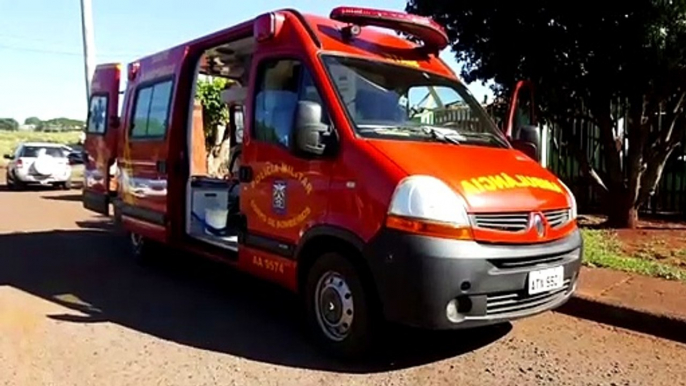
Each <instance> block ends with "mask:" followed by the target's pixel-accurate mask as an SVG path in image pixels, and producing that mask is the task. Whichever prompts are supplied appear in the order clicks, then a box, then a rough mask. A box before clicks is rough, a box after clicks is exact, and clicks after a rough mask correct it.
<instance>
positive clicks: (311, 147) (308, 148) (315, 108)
mask: <svg viewBox="0 0 686 386" xmlns="http://www.w3.org/2000/svg"><path fill="white" fill-rule="evenodd" d="M328 131H329V127H328V126H327V125H325V124H323V123H322V106H321V105H320V104H319V103H317V102H311V101H300V102H298V111H297V113H296V118H295V133H294V137H295V147H296V148H297V149H298V150H300V151H302V152H305V153H310V154H315V155H322V154H324V150H325V149H326V144H325V143H324V137H323V136H324V135H325V134H326V133H327V132H328Z"/></svg>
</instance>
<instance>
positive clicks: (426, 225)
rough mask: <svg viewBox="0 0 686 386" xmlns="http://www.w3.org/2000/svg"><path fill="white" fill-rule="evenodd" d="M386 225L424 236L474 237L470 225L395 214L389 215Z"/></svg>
mask: <svg viewBox="0 0 686 386" xmlns="http://www.w3.org/2000/svg"><path fill="white" fill-rule="evenodd" d="M386 227H388V228H391V229H396V230H399V231H403V232H409V233H413V234H418V235H423V236H432V237H443V238H450V239H457V240H471V239H473V236H472V230H471V229H470V228H468V227H456V226H453V225H450V224H446V223H436V222H430V221H426V220H418V219H414V218H407V217H401V216H394V215H388V217H387V218H386Z"/></svg>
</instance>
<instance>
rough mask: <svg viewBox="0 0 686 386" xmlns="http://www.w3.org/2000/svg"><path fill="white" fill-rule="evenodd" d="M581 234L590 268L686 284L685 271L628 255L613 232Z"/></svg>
mask: <svg viewBox="0 0 686 386" xmlns="http://www.w3.org/2000/svg"><path fill="white" fill-rule="evenodd" d="M581 232H582V235H583V238H584V265H586V266H588V267H598V268H610V269H615V270H618V271H624V272H630V273H637V274H641V275H645V276H652V277H658V278H662V279H668V280H678V281H682V282H685V283H686V270H684V269H681V268H678V267H675V266H672V265H669V264H664V263H661V262H659V261H655V260H651V259H650V257H649V256H647V255H643V254H638V255H637V256H629V255H627V254H626V253H625V252H624V251H622V248H621V244H620V242H619V240H618V239H617V237H616V235H615V234H614V233H613V232H612V231H609V230H598V229H582V230H581Z"/></svg>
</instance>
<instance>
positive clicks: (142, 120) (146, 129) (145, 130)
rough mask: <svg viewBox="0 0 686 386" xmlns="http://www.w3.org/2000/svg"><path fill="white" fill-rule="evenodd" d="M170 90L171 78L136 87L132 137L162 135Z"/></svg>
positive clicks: (165, 124) (166, 119)
mask: <svg viewBox="0 0 686 386" xmlns="http://www.w3.org/2000/svg"><path fill="white" fill-rule="evenodd" d="M171 92H172V81H171V80H168V81H164V82H160V83H156V84H154V85H150V86H145V87H141V88H139V89H138V91H137V92H136V105H135V106H134V110H133V116H132V126H131V137H132V138H158V137H164V135H165V134H166V132H167V121H168V118H169V104H170V103H171Z"/></svg>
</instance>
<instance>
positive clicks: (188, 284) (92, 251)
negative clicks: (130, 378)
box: [0, 221, 511, 373]
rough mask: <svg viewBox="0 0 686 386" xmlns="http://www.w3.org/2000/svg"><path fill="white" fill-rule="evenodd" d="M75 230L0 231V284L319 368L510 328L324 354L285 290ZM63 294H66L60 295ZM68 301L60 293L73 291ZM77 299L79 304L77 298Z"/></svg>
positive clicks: (476, 344)
mask: <svg viewBox="0 0 686 386" xmlns="http://www.w3.org/2000/svg"><path fill="white" fill-rule="evenodd" d="M78 225H79V226H80V227H81V228H82V229H81V230H73V231H49V232H40V233H17V234H3V235H0V251H2V253H1V254H0V285H9V286H12V287H15V288H17V289H19V290H22V291H25V292H28V293H31V294H34V295H36V296H39V297H41V298H44V299H47V300H49V301H51V302H55V303H58V304H61V305H63V306H65V307H67V308H69V309H71V310H73V311H78V312H68V313H65V314H60V315H48V317H49V318H52V319H55V320H60V321H65V322H71V323H100V322H111V323H116V324H119V325H122V326H125V327H127V328H130V329H134V330H137V331H140V332H143V333H145V334H150V335H153V336H156V337H158V338H161V339H166V340H170V341H174V342H177V343H180V344H185V345H188V346H192V347H197V348H201V349H207V350H212V351H216V352H222V353H227V354H231V355H236V356H240V357H244V358H248V359H252V360H257V361H262V362H267V363H272V364H278V365H285V366H292V367H299V368H310V369H318V370H325V371H336V372H350V373H372V372H380V371H388V370H392V369H399V368H407V367H412V366H417V365H421V364H425V363H430V362H433V361H437V360H441V359H445V358H449V357H453V356H456V355H461V354H464V353H467V352H470V351H472V350H475V349H478V348H480V347H483V346H486V345H488V344H490V343H493V342H494V341H496V340H498V339H500V338H501V337H503V336H505V335H506V334H507V333H508V332H509V331H510V329H511V326H510V325H509V324H508V325H504V326H497V327H490V328H486V329H482V330H478V331H465V332H448V333H431V332H424V331H415V330H406V329H403V328H400V327H391V329H392V334H393V336H396V337H397V339H389V340H388V342H387V343H386V344H385V345H384V347H385V349H384V351H383V353H381V354H380V355H378V356H377V357H376V359H375V360H374V361H373V362H369V361H366V362H365V363H364V364H349V363H346V364H343V363H340V362H338V361H334V360H331V359H327V358H326V357H324V356H323V355H322V353H321V352H320V351H318V350H317V349H316V348H314V347H313V346H311V345H310V343H309V340H308V339H306V338H304V334H303V331H302V327H301V326H302V325H303V323H301V320H300V317H299V315H301V314H300V312H299V309H298V307H297V302H296V300H295V298H294V296H293V295H290V294H288V293H287V292H286V291H284V290H281V289H279V288H276V287H274V286H271V285H269V284H266V283H264V282H261V281H258V280H255V279H252V278H250V277H248V276H247V275H243V274H240V273H238V272H235V271H233V270H232V269H230V268H228V267H224V266H222V265H218V264H215V263H211V262H206V261H204V260H203V261H199V259H191V258H189V257H179V258H174V259H172V258H171V255H169V256H167V260H166V261H165V262H164V263H158V264H155V265H154V266H151V267H140V266H138V265H136V264H135V263H134V262H133V261H131V260H129V258H128V253H127V250H126V243H125V242H124V240H125V239H124V237H123V235H121V234H120V233H117V232H114V231H113V230H111V229H109V227H110V226H109V224H106V223H103V222H100V221H93V222H81V223H78ZM66 294H70V295H73V296H69V297H64V298H63V297H62V296H61V295H66ZM74 297H76V298H77V299H78V300H79V303H78V304H76V303H71V302H69V301H64V300H61V299H73V298H74ZM84 304H86V305H84Z"/></svg>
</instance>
